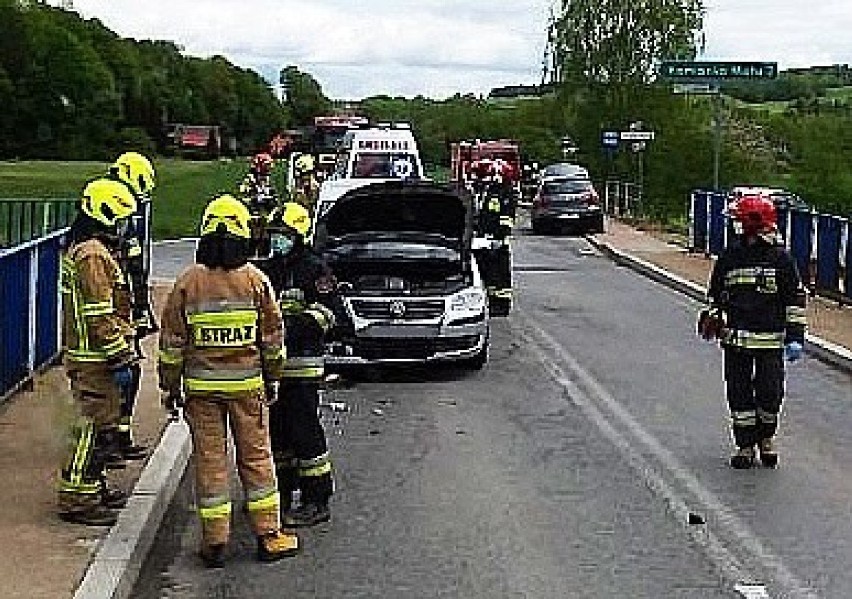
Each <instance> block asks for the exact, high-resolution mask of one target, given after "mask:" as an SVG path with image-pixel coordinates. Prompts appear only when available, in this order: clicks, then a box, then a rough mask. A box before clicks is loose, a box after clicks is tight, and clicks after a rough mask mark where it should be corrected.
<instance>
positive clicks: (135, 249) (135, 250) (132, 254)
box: [127, 244, 142, 258]
mask: <svg viewBox="0 0 852 599" xmlns="http://www.w3.org/2000/svg"><path fill="white" fill-rule="evenodd" d="M141 255H142V248H141V247H140V246H139V245H136V244H134V245H131V246H130V249H128V250H127V257H128V258H136V257H138V256H141Z"/></svg>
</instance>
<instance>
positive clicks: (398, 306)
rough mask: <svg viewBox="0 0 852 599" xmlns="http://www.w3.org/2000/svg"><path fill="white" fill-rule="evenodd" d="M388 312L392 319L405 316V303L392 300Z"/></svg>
mask: <svg viewBox="0 0 852 599" xmlns="http://www.w3.org/2000/svg"><path fill="white" fill-rule="evenodd" d="M388 312H390V315H391V316H393V317H394V318H402V317H403V316H405V302H402V301H400V300H394V301H392V302H391V303H390V305H389V306H388Z"/></svg>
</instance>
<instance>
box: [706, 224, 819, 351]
mask: <svg viewBox="0 0 852 599" xmlns="http://www.w3.org/2000/svg"><path fill="white" fill-rule="evenodd" d="M708 296H709V298H710V303H711V309H716V310H721V311H722V313H723V314H724V320H725V324H724V327H723V328H722V331H721V334H720V339H721V342H722V345H725V346H731V347H741V348H745V349H777V348H781V347H783V346H784V344H785V343H790V342H792V341H798V342H799V343H804V337H805V327H806V322H807V321H806V318H805V303H806V295H805V290H804V287H803V285H802V281H801V279H800V278H799V273H798V269H797V268H796V264H795V262H794V261H793V259H792V258H791V257H790V255H789V254H788V253H787V252H786V250H784V248H782V247H780V246H778V245H775V244H772V243H768V242H767V241H764V240H762V239H758V240H757V241H756V242H755V243H753V244H750V245H749V244H742V245H737V246H735V247H730V248H728V249H726V250H725V251H724V252H723V253H722V255H721V256H720V257H719V259H718V261H717V262H716V265H715V266H714V268H713V272H712V274H711V276H710V288H709V290H708Z"/></svg>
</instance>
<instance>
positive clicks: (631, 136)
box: [620, 131, 655, 141]
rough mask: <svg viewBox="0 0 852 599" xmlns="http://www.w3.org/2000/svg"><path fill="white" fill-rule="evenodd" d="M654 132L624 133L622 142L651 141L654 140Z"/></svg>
mask: <svg viewBox="0 0 852 599" xmlns="http://www.w3.org/2000/svg"><path fill="white" fill-rule="evenodd" d="M654 136H655V133H654V132H653V131H622V132H621V133H620V137H621V141H651V140H652V139H654Z"/></svg>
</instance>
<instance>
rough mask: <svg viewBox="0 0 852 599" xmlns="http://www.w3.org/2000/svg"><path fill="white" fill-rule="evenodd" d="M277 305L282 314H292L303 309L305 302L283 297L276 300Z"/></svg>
mask: <svg viewBox="0 0 852 599" xmlns="http://www.w3.org/2000/svg"><path fill="white" fill-rule="evenodd" d="M278 307H279V308H281V313H282V314H285V315H287V316H293V315H296V314H301V313H302V312H304V311H305V302H304V301H302V300H297V299H288V298H285V299H282V300H281V301H279V302H278Z"/></svg>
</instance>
